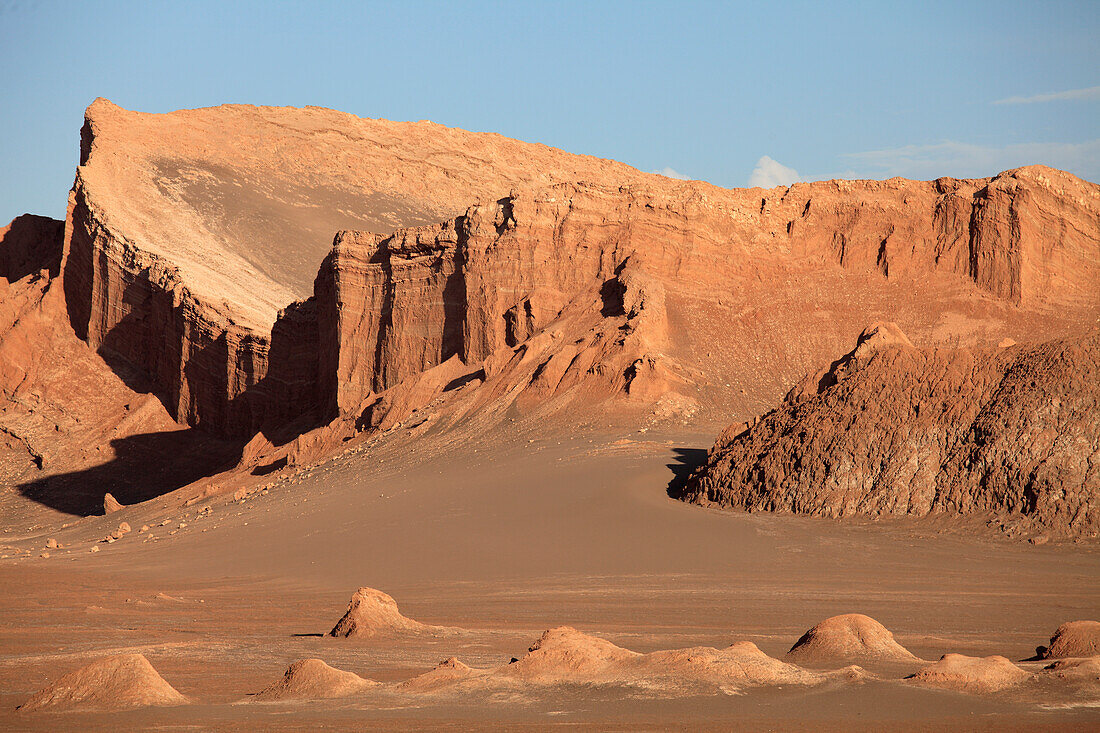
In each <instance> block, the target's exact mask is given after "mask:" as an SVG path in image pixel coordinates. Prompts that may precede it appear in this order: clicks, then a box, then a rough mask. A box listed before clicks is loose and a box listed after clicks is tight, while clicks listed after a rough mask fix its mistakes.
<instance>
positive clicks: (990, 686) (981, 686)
mask: <svg viewBox="0 0 1100 733" xmlns="http://www.w3.org/2000/svg"><path fill="white" fill-rule="evenodd" d="M1029 677H1031V675H1029V674H1028V673H1027V672H1025V671H1024V670H1022V669H1020V668H1019V667H1017V666H1016V665H1015V664H1013V663H1012V662H1010V661H1008V660H1007V659H1005V658H1004V657H1001V656H996V655H994V656H991V657H968V656H965V655H963V654H944V655H943V657H941V658H940V661H938V662H936V663H935V664H930V665H928V666H927V667H925V668H924V669H922V670H920V671H919V672H917V673H916V674H913V675H910V676H908V677H906V678H905V679H907V680H912V681H913V682H915V683H917V684H921V685H928V686H929V687H942V688H945V689H949V690H959V691H961V692H998V691H1000V690H1005V689H1008V688H1009V687H1015V686H1016V685H1019V684H1021V683H1022V682H1024V681H1025V680H1027V679H1028V678H1029Z"/></svg>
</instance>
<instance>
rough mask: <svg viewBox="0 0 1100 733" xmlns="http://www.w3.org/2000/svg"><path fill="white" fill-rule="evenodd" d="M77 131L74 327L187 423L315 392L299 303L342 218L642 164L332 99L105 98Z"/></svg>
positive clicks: (369, 221)
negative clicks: (399, 118)
mask: <svg viewBox="0 0 1100 733" xmlns="http://www.w3.org/2000/svg"><path fill="white" fill-rule="evenodd" d="M81 137H82V139H81V165H80V168H79V169H78V170H77V177H76V183H75V185H74V187H73V192H72V196H71V198H70V207H69V208H70V213H69V221H68V222H67V235H66V236H67V240H68V252H67V260H66V266H65V275H66V283H65V291H66V296H67V301H68V307H69V312H70V316H71V318H72V322H73V326H74V328H75V329H76V332H77V334H78V335H79V336H80V337H81V338H84V339H86V340H87V341H88V342H89V343H90V344H92V345H93V347H95V348H97V349H105V350H108V351H110V352H113V353H115V354H117V355H119V356H121V357H122V358H124V359H126V360H127V361H129V362H130V363H132V364H134V365H136V366H137V367H138V368H140V369H142V370H143V371H145V372H146V373H147V374H148V375H149V377H150V378H151V379H152V380H153V382H154V384H155V385H156V386H157V388H158V390H159V391H160V392H161V393H162V396H163V397H164V399H165V400H166V404H167V406H168V408H169V410H170V411H171V412H172V413H173V415H174V416H175V417H176V418H177V419H178V420H179V421H181V422H186V423H188V424H191V425H205V426H207V427H210V428H212V429H214V430H221V431H225V432H229V433H232V434H245V435H251V434H252V433H253V432H255V430H256V429H257V428H258V427H261V426H269V425H270V424H272V423H278V422H280V421H283V420H286V419H288V418H291V417H294V416H296V415H299V414H301V413H302V412H303V411H306V410H308V409H309V408H310V407H311V406H312V403H313V402H314V393H313V391H312V388H313V386H314V382H315V379H316V377H315V371H316V366H315V365H316V356H317V354H316V343H315V338H316V337H315V335H314V334H315V333H316V323H315V320H314V317H313V314H312V309H311V304H310V302H309V301H308V300H305V301H302V302H297V301H298V300H299V299H304V298H308V296H309V295H310V290H311V288H310V286H311V284H312V281H313V279H314V275H315V274H316V271H317V266H318V264H319V263H320V261H321V260H322V258H323V257H324V256H325V253H326V252H327V251H328V249H329V248H330V246H331V242H332V237H333V234H334V233H335V232H336V231H337V230H339V229H347V228H350V227H354V228H362V229H366V230H369V231H378V232H389V231H392V230H394V229H396V228H398V227H400V226H409V225H416V224H426V223H428V222H431V221H438V220H440V219H443V218H446V217H448V216H453V215H455V214H457V213H459V212H461V211H462V210H463V209H464V208H465V207H466V206H468V205H469V204H470V203H471V202H473V201H476V200H478V199H479V198H482V197H492V198H496V197H499V196H501V195H503V194H505V193H507V192H508V190H509V189H510V188H511V187H512V186H513V185H517V184H550V183H554V182H558V181H564V180H577V179H581V178H589V179H592V180H615V181H623V182H627V181H631V180H635V179H638V178H641V177H644V176H645V174H642V173H640V172H638V171H636V170H635V169H633V168H630V167H629V166H625V165H623V164H621V163H614V162H611V161H605V160H599V159H595V158H589V157H585V156H577V155H571V154H568V153H565V152H562V151H558V150H554V149H553V148H548V147H546V146H542V145H533V144H528V143H522V142H519V141H515V140H509V139H507V138H503V137H501V136H499V135H489V134H478V133H469V132H465V131H462V130H452V129H448V128H444V127H441V126H439V125H433V124H431V123H396V122H388V121H385V120H366V119H360V118H358V117H354V116H352V115H347V114H342V113H339V112H333V111H331V110H323V109H318V108H305V109H294V108H259V107H247V106H234V105H227V106H223V107H216V108H210V109H198V110H182V111H179V112H173V113H170V114H165V115H155V114H142V113H138V112H129V111H127V110H123V109H121V108H120V107H117V106H115V105H114V104H112V103H110V102H108V101H107V100H103V99H98V100H96V101H95V102H94V103H93V104H92V105H91V106H90V107H89V108H88V110H87V113H86V119H85V125H84V129H83V131H82V133H81ZM273 324H274V331H272V328H273Z"/></svg>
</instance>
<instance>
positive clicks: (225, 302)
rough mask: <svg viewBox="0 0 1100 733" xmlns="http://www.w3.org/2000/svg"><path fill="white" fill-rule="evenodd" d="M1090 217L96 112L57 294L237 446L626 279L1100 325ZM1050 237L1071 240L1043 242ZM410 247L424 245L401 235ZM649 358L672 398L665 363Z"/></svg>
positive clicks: (295, 113) (435, 135) (342, 130)
mask: <svg viewBox="0 0 1100 733" xmlns="http://www.w3.org/2000/svg"><path fill="white" fill-rule="evenodd" d="M579 181H584V182H585V183H583V184H578V183H577V182H579ZM557 184H561V185H562V186H565V188H558V189H557V190H555V186H556V185H557ZM513 189H514V190H523V191H527V192H528V193H524V194H522V195H520V196H518V197H517V196H510V195H509V191H511V190H513ZM502 197H504V198H502ZM1098 199H1100V196H1098V195H1097V193H1096V191H1095V187H1094V186H1091V184H1086V183H1084V182H1082V181H1079V180H1077V179H1074V178H1073V177H1072V176H1068V175H1067V174H1064V173H1061V172H1058V171H1054V170H1051V169H1045V168H1029V169H1021V170H1019V171H1012V172H1009V173H1005V174H1002V175H1001V176H998V177H997V178H995V179H990V180H982V181H954V180H949V179H941V180H939V181H936V182H931V183H916V182H909V181H898V180H894V181H887V182H882V183H879V182H827V183H821V184H797V185H795V186H793V187H791V188H790V189H776V190H773V191H770V192H760V191H725V190H722V189H717V188H714V187H713V186H708V185H706V184H702V183H698V182H679V181H672V180H670V179H667V178H664V177H661V176H654V175H648V174H643V173H640V172H638V171H636V170H634V169H632V168H629V167H628V166H624V165H621V164H616V163H612V162H609V161H601V160H597V159H593V158H586V157H583V156H574V155H569V154H566V153H562V152H560V151H555V150H553V149H550V148H546V147H544V146H538V145H529V144H526V143H520V142H517V141H512V140H507V139H505V138H501V137H499V136H493V135H479V134H473V133H466V132H463V131H459V130H448V129H446V128H442V127H439V126H437V125H430V124H427V123H417V124H408V123H389V122H385V121H378V120H362V119H359V118H355V117H352V116H350V115H342V114H340V113H335V112H330V111H327V110H319V109H314V108H308V109H304V110H296V109H286V108H281V109H267V108H253V107H237V106H226V107H219V108H212V109H203V110H189V111H180V112H174V113H171V114H168V115H145V114H140V113H134V112H127V111H125V110H122V109H120V108H118V107H116V106H114V105H112V104H111V103H109V102H107V101H105V100H97V101H96V102H95V103H93V104H92V106H91V107H89V109H88V113H87V119H86V124H85V128H84V131H83V133H82V154H81V166H80V169H79V171H78V175H77V180H76V184H75V186H74V189H73V195H72V200H71V205H70V214H69V220H68V222H67V227H66V231H67V233H66V238H67V246H68V252H67V255H66V263H65V291H66V295H67V301H68V306H69V312H70V316H71V318H72V321H73V325H74V328H75V329H76V332H77V334H78V335H79V336H81V337H82V338H85V339H86V340H87V341H88V343H89V344H91V345H92V346H93V347H94V348H96V349H100V350H105V351H107V352H110V353H112V354H115V355H117V356H119V357H121V358H123V359H125V360H126V361H127V362H129V363H131V364H133V365H135V366H136V367H137V368H139V369H140V370H142V371H143V372H144V373H145V374H147V375H148V376H149V378H150V379H151V380H152V382H153V384H154V385H156V388H157V390H158V393H159V394H160V395H161V397H162V399H164V400H165V404H166V405H167V407H168V409H169V411H170V412H171V413H172V414H173V415H174V416H175V417H176V418H177V419H178V420H179V421H181V422H186V423H188V424H190V425H200V426H204V427H207V428H209V429H212V430H215V431H220V432H224V433H227V434H231V435H236V436H242V437H250V436H251V435H252V434H253V433H254V432H255V431H256V429H258V428H260V427H264V426H267V427H270V426H272V425H277V424H279V423H282V422H286V421H288V420H293V419H296V418H300V417H301V416H302V415H303V414H306V413H311V412H314V411H315V406H316V405H317V404H321V405H324V406H326V407H331V406H333V405H339V406H340V407H341V408H342V409H346V410H350V409H354V408H357V407H358V406H359V403H361V402H362V399H363V398H364V397H365V395H366V394H368V393H369V392H371V391H373V392H377V391H380V388H383V387H388V386H392V385H393V384H395V383H396V382H398V381H400V380H401V379H402V378H403V377H406V376H408V375H410V374H415V373H417V372H419V371H421V370H422V369H423V368H425V367H427V366H430V365H434V364H438V363H440V361H441V360H446V359H447V358H448V357H449V356H450V355H452V354H457V355H459V356H460V358H462V359H463V361H464V362H465V363H466V364H468V365H472V364H474V363H476V361H477V360H478V359H480V358H483V357H485V356H487V355H488V354H489V353H491V351H492V350H494V349H499V348H500V347H501V346H503V345H512V346H514V345H516V344H518V343H520V342H522V341H523V340H524V339H525V338H526V337H528V336H530V335H532V334H533V333H534V332H535V331H537V330H539V329H540V328H542V327H543V326H545V325H546V324H547V323H548V322H550V321H552V320H554V319H555V318H556V317H557V316H558V315H559V313H560V312H561V311H562V309H563V308H564V307H565V306H567V305H570V304H574V305H581V306H582V307H585V308H587V307H589V306H590V304H591V302H592V297H591V296H592V294H593V293H597V294H598V293H600V289H601V288H602V287H603V286H604V284H605V283H606V282H607V281H608V280H610V279H611V278H613V277H614V275H615V273H616V271H617V270H618V269H619V268H620V267H622V266H624V264H626V263H627V261H628V260H630V261H631V262H632V263H633V265H632V267H634V268H635V269H636V271H638V272H640V273H644V272H646V271H648V272H658V273H659V274H660V279H661V281H662V282H661V285H662V286H663V287H664V289H665V290H666V291H669V290H670V288H669V286H670V285H671V286H672V290H674V291H675V293H676V296H677V297H680V298H683V297H687V298H700V297H701V298H703V299H704V300H707V299H710V300H713V299H714V296H715V295H719V294H722V293H727V294H731V295H733V297H732V298H731V300H738V299H737V298H736V294H737V293H739V292H740V291H744V290H746V288H745V285H746V284H747V283H751V282H753V281H754V280H761V279H766V278H769V277H776V276H783V275H784V274H787V275H789V274H790V273H791V268H795V269H796V270H798V269H803V268H797V267H795V265H796V263H799V262H803V263H807V265H808V264H809V263H811V262H813V263H818V264H817V265H816V266H817V267H821V263H822V260H824V261H825V262H828V263H831V264H833V265H834V266H835V265H840V266H841V267H843V268H848V269H854V270H858V271H861V272H863V271H866V272H874V273H876V274H878V275H880V276H881V277H883V278H886V279H891V280H894V279H898V278H902V279H905V278H906V277H911V276H916V277H919V276H921V275H924V274H927V273H932V272H934V273H942V274H943V275H945V276H948V275H959V276H962V277H965V278H968V279H969V280H971V281H972V282H974V283H975V284H976V285H977V286H978V287H979V288H980V289H982V290H984V291H986V292H988V293H991V294H992V295H994V296H996V297H998V298H1002V299H1004V300H1006V301H1008V302H1012V303H1016V304H1019V305H1021V306H1024V307H1026V308H1028V309H1035V310H1041V311H1044V312H1049V311H1051V310H1054V309H1059V310H1060V311H1062V313H1063V315H1064V314H1065V313H1072V314H1077V313H1079V312H1080V311H1082V310H1084V311H1089V312H1092V311H1095V310H1096V305H1095V302H1094V299H1092V298H1090V297H1089V296H1090V293H1091V290H1090V286H1091V285H1092V284H1093V283H1094V282H1095V281H1096V278H1097V273H1098V267H1100V266H1098V265H1097V257H1096V252H1095V237H1094V236H1093V235H1094V234H1095V232H1096V231H1097V228H1098V220H1100V214H1098V212H1100V203H1098ZM478 201H480V202H481V205H480V206H476V207H475V208H474V209H473V210H472V211H468V212H467V213H466V214H465V215H463V216H461V217H460V218H459V219H458V220H455V219H452V218H448V217H453V216H454V215H456V214H459V213H460V212H461V211H462V210H464V209H466V208H467V207H468V206H469V205H470V204H473V203H476V202H478ZM1052 218H1053V219H1055V220H1058V221H1064V222H1066V224H1065V225H1064V226H1062V227H1060V228H1059V229H1058V230H1057V231H1056V232H1055V233H1054V235H1053V236H1052V235H1051V233H1050V231H1049V230H1048V229H1045V228H1044V222H1047V221H1050V220H1051V219H1052ZM439 220H443V221H444V223H443V224H442V225H434V224H428V223H429V222H431V221H439ZM275 223H277V224H278V226H276V225H275ZM408 225H420V226H421V227H422V228H420V229H415V230H412V231H404V232H402V231H398V233H396V234H391V232H393V230H394V229H397V228H399V227H401V226H408ZM339 229H354V230H358V231H360V232H361V233H359V234H350V233H349V234H344V235H341V236H340V237H338V238H337V242H336V249H335V251H334V253H333V255H332V256H330V257H329V258H328V260H327V263H326V266H325V267H322V271H321V273H320V276H319V278H318V283H317V285H316V289H317V291H318V292H317V301H318V302H316V303H314V302H313V301H311V300H304V301H299V302H294V299H295V298H306V297H308V296H310V292H309V288H308V283H309V281H310V279H311V277H312V273H313V272H314V268H315V267H316V265H317V263H318V262H320V260H321V258H322V256H323V254H324V251H325V249H326V247H327V244H328V241H329V240H330V239H331V236H332V233H333V232H335V231H336V230H339ZM495 247H499V248H500V249H499V251H494V250H493V248H495ZM551 254H552V256H549V255H551ZM734 260H736V261H737V262H738V265H737V267H734V268H731V267H730V266H729V264H728V263H730V262H731V261H734ZM544 270H545V272H544ZM716 276H718V277H719V278H720V279H719V280H718V281H717V282H721V288H720V289H719V290H717V291H715V289H714V285H715V283H716ZM404 278H407V279H404ZM513 279H514V282H513V281H512V280H513ZM1053 282H1057V284H1058V286H1059V287H1057V288H1052V287H1049V285H1050V284H1051V283H1053ZM387 283H389V285H387ZM396 283H401V287H400V288H398V287H396V285H395V284H396ZM652 297H653V298H656V299H660V296H659V295H656V294H654V295H653V296H652ZM578 299H581V300H583V301H584V302H583V303H579V302H578ZM334 303H337V304H339V306H340V308H342V309H343V308H346V309H347V310H348V313H347V314H346V315H342V314H340V313H339V311H338V312H337V313H333V310H332V305H333V304H334ZM595 303H596V306H597V312H598V311H599V310H600V309H602V308H603V307H604V304H603V303H602V301H601V300H599V299H597V300H596V301H595ZM318 308H319V309H321V310H322V311H324V312H323V313H317V312H315V311H316V310H317V309H318ZM1067 308H1068V311H1067V310H1066V309H1067ZM652 310H659V309H657V308H652ZM338 316H339V318H338ZM399 334H400V335H399ZM584 335H585V334H584V332H579V333H577V334H570V336H573V337H575V338H578V337H579V338H583V337H584ZM318 339H320V342H319V341H318ZM318 343H320V346H318ZM334 349H335V351H334ZM349 350H350V353H349ZM562 358H564V357H562ZM624 358H625V357H624ZM638 358H639V359H641V360H642V362H641V364H640V365H639V367H640V368H641V369H642V370H643V371H646V372H648V371H650V370H651V369H656V370H657V372H658V376H657V381H658V382H663V381H664V380H665V377H667V375H666V374H664V372H663V369H662V367H661V365H660V360H659V359H656V357H653V356H651V355H647V356H639V357H638ZM635 361H637V360H635ZM633 363H634V362H631V365H632V364H633ZM629 366H630V365H628V368H629ZM344 377H348V378H350V383H349V385H348V386H347V387H345V385H344V383H343V382H342V379H343V378H344ZM619 378H620V380H623V381H625V380H627V379H631V378H630V377H623V376H621V375H620V377H619ZM645 382H646V379H644V378H643V379H642V380H641V381H640V382H639V383H638V384H637V385H636V391H644V384H645ZM334 392H335V394H334ZM353 403H354V404H353ZM331 416H332V415H331V414H321V415H318V416H316V419H318V420H322V421H324V420H327V419H329V418H330V417H331Z"/></svg>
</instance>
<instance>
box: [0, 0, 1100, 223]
mask: <svg viewBox="0 0 1100 733" xmlns="http://www.w3.org/2000/svg"><path fill="white" fill-rule="evenodd" d="M97 96H104V97H107V98H109V99H111V100H113V101H114V102H116V103H118V104H120V105H122V106H124V107H127V108H130V109H138V110H143V111H154V112H165V111H169V110H173V109H179V108H187V107H200V106H209V105H215V104H220V103H224V102H242V103H251V104H273V105H295V106H301V105H307V104H312V105H320V106H325V107H332V108H336V109H340V110H344V111H347V112H352V113H354V114H357V115H361V116H365V117H384V118H388V119H395V120H420V119H430V120H433V121H435V122H439V123H442V124H445V125H452V126H457V127H463V128H466V129H469V130H483V131H493V132H499V133H502V134H504V135H508V136H511V137H516V138H520V139H523V140H529V141H536V142H543V143H546V144H549V145H554V146H556V147H560V148H564V149H566V150H569V151H571V152H577V153H588V154H592V155H599V156H603V157H608V158H614V159H617V160H622V161H624V162H627V163H630V164H632V165H635V166H637V167H639V168H641V169H643V170H668V171H669V172H670V173H673V172H680V173H682V174H684V175H687V176H690V177H693V178H701V179H704V180H708V181H710V182H712V183H715V184H717V185H721V186H744V185H747V184H748V183H749V182H750V181H752V182H754V183H767V184H775V183H779V182H784V183H785V182H789V181H790V180H792V179H794V178H796V177H798V178H803V179H807V180H815V179H822V178H833V177H863V178H887V177H890V176H892V175H902V176H907V177H911V178H935V177H937V176H941V175H953V176H987V175H992V174H994V173H997V172H998V171H1000V170H1003V169H1005V168H1010V167H1014V166H1018V165H1024V164H1027V163H1046V164H1048V165H1054V166H1057V167H1061V168H1065V169H1067V170H1070V171H1072V172H1074V173H1076V174H1078V175H1080V176H1082V177H1085V178H1088V179H1090V180H1093V181H1100V2H1095V1H1090V2H1043V3H1037V2H1029V3H1022V2H1007V1H1004V0H1002V1H1001V2H995V3H984V2H981V3H980V2H943V3H939V2H928V3H912V4H904V3H886V2H883V3H825V2H820V3H818V2H815V3H767V2H753V3H711V2H675V3H673V2H667V3H650V2H631V3H626V2H623V3H616V2H605V3H601V2H590V3H580V2H577V3H574V2H554V3H525V2H521V1H520V0H514V1H513V2H508V3H496V2H491V3H458V2H455V3H435V2H429V3H423V2H403V3H396V2H395V3H341V2H309V3H290V2H286V3H251V2H232V1H230V2H177V3H165V2H155V1H150V2H76V1H75V0H73V1H71V2H57V1H55V0H40V1H38V2H28V1H27V0H0V100H2V102H0V220H3V221H4V222H6V221H8V220H9V219H11V218H12V217H13V216H15V215H17V214H20V213H23V212H25V211H31V212H35V213H41V214H48V215H53V216H61V215H63V213H64V209H65V201H66V195H67V191H68V188H69V187H70V185H71V184H72V177H73V170H74V168H75V166H76V162H77V148H78V131H79V128H80V124H81V120H82V116H83V110H84V107H86V106H87V104H88V103H89V102H91V101H92V100H93V99H94V98H95V97H97Z"/></svg>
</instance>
